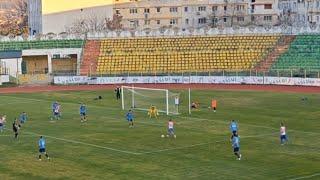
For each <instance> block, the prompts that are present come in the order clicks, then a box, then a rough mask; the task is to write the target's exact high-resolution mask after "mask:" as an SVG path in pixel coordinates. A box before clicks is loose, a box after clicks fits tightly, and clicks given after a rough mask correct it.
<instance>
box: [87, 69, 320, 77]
mask: <svg viewBox="0 0 320 180" xmlns="http://www.w3.org/2000/svg"><path fill="white" fill-rule="evenodd" d="M87 76H89V77H121V76H124V77H128V76H271V77H301V78H320V70H312V69H278V70H277V69H273V70H270V71H267V72H259V71H257V70H248V71H227V70H213V71H208V72H184V73H174V72H171V73H161V72H149V73H129V72H122V73H118V74H114V73H110V74H108V73H101V74H87Z"/></svg>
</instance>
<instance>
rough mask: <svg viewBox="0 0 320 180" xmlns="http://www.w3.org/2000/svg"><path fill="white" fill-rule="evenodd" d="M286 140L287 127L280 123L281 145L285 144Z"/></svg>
mask: <svg viewBox="0 0 320 180" xmlns="http://www.w3.org/2000/svg"><path fill="white" fill-rule="evenodd" d="M286 142H288V138H287V134H286V127H285V126H284V124H283V123H281V124H280V143H281V145H284V144H285V143H286Z"/></svg>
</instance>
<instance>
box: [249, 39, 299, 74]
mask: <svg viewBox="0 0 320 180" xmlns="http://www.w3.org/2000/svg"><path fill="white" fill-rule="evenodd" d="M294 39H295V36H293V35H290V36H283V37H282V38H281V39H280V41H279V43H278V44H277V45H276V47H275V48H274V49H273V50H272V51H271V52H270V53H269V55H268V56H267V57H266V58H265V59H264V60H263V61H261V62H260V63H259V64H258V65H257V66H256V68H255V70H256V71H257V72H267V71H269V70H270V68H271V66H272V64H273V63H274V62H276V61H277V59H278V58H279V57H280V56H281V55H282V54H283V53H285V52H286V51H287V50H288V49H289V47H290V44H291V43H292V42H293V41H294Z"/></svg>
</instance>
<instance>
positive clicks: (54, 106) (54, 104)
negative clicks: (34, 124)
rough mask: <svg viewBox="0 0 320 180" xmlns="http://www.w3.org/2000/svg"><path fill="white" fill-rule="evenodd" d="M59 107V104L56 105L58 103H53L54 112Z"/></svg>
mask: <svg viewBox="0 0 320 180" xmlns="http://www.w3.org/2000/svg"><path fill="white" fill-rule="evenodd" d="M57 106H58V103H56V102H54V103H52V105H51V108H52V110H55V109H56V108H57Z"/></svg>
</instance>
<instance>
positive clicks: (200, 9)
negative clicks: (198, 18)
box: [198, 6, 207, 11]
mask: <svg viewBox="0 0 320 180" xmlns="http://www.w3.org/2000/svg"><path fill="white" fill-rule="evenodd" d="M206 10H207V7H205V6H199V7H198V11H206Z"/></svg>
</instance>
